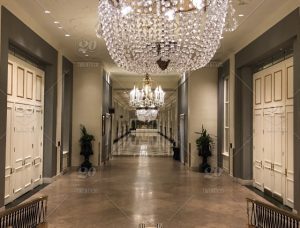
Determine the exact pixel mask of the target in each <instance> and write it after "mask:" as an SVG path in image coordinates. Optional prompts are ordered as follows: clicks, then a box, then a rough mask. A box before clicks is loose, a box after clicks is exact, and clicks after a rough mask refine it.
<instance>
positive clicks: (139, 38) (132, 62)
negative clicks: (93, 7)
mask: <svg viewBox="0 0 300 228" xmlns="http://www.w3.org/2000/svg"><path fill="white" fill-rule="evenodd" d="M98 14H99V24H98V29H97V35H98V36H100V37H103V38H104V40H105V42H106V45H107V48H108V51H109V53H110V55H111V57H112V59H113V60H114V61H115V62H116V64H117V65H118V66H119V67H122V68H124V69H126V70H128V71H131V72H136V73H143V72H149V73H167V72H173V73H174V72H175V73H182V72H187V71H191V70H196V69H199V68H202V67H204V66H206V65H207V63H209V62H210V61H211V59H212V57H213V56H214V54H215V52H216V50H217V49H218V47H219V43H220V39H221V37H222V33H223V30H226V31H233V30H234V29H236V27H235V26H236V24H234V25H232V27H233V28H228V23H235V22H236V21H234V20H230V21H233V22H228V23H227V22H226V21H227V20H226V17H227V19H228V18H229V19H232V16H233V14H234V9H233V7H232V3H231V0H101V1H99V7H98ZM225 25H226V27H227V28H225Z"/></svg>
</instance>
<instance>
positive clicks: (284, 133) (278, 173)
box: [253, 58, 294, 208]
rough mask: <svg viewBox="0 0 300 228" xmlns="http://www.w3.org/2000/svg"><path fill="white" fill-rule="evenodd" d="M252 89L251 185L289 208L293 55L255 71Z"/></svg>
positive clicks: (292, 141)
mask: <svg viewBox="0 0 300 228" xmlns="http://www.w3.org/2000/svg"><path fill="white" fill-rule="evenodd" d="M253 91H254V93H253V179H254V182H253V183H254V186H255V187H256V188H258V189H259V190H261V191H268V192H270V193H271V194H272V195H273V196H274V197H276V198H277V199H278V198H280V199H282V201H283V202H284V204H285V205H287V206H289V207H291V208H293V204H294V200H293V199H294V165H293V154H294V145H293V144H294V140H293V138H294V129H293V124H294V120H293V117H294V114H293V58H290V59H288V60H285V61H282V62H280V63H278V64H276V65H274V66H272V67H269V68H266V69H264V70H262V71H260V72H258V73H256V74H255V75H254V77H253Z"/></svg>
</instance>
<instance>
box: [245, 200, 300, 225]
mask: <svg viewBox="0 0 300 228" xmlns="http://www.w3.org/2000/svg"><path fill="white" fill-rule="evenodd" d="M247 214H248V226H249V227H259V228H300V217H299V216H297V215H295V214H293V213H291V212H288V211H286V210H282V209H280V208H277V207H275V206H272V205H269V204H266V203H263V202H261V201H258V200H254V199H249V198H247Z"/></svg>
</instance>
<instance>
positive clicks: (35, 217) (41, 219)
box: [0, 196, 48, 228]
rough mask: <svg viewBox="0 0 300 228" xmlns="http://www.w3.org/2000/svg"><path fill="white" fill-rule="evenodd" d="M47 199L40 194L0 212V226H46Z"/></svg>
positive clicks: (26, 227)
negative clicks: (35, 197)
mask: <svg viewBox="0 0 300 228" xmlns="http://www.w3.org/2000/svg"><path fill="white" fill-rule="evenodd" d="M47 200H48V196H42V197H39V198H37V199H33V200H31V201H28V202H25V203H22V204H20V205H18V206H16V207H13V208H11V209H8V210H5V211H2V212H0V228H7V227H13V228H29V227H30V228H32V227H38V228H41V227H47V222H46V214H47Z"/></svg>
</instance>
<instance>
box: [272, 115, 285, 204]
mask: <svg viewBox="0 0 300 228" xmlns="http://www.w3.org/2000/svg"><path fill="white" fill-rule="evenodd" d="M284 129H285V120H284V112H283V111H282V109H276V112H275V113H274V148H273V153H274V158H273V173H274V189H273V193H275V194H276V195H277V196H280V197H282V198H283V192H284V188H283V186H284V153H285V134H284Z"/></svg>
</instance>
